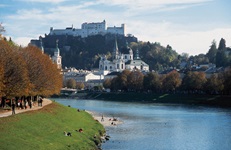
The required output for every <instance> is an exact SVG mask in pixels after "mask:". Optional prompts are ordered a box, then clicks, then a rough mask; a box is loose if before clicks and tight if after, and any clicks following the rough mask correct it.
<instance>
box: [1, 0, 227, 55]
mask: <svg viewBox="0 0 231 150" xmlns="http://www.w3.org/2000/svg"><path fill="white" fill-rule="evenodd" d="M103 20H106V22H107V25H108V26H120V25H121V24H122V23H125V24H126V27H127V33H130V34H133V35H134V36H136V37H138V39H139V40H140V41H150V42H160V43H161V45H163V46H166V45H167V44H169V45H171V46H172V47H173V49H175V50H176V51H177V52H178V53H179V54H181V53H183V52H186V53H189V54H190V55H197V54H200V53H206V52H207V51H208V49H209V46H210V45H211V42H212V41H213V39H215V40H216V41H217V44H218V43H219V41H220V39H221V38H224V39H225V40H226V45H227V46H229V47H230V46H231V1H230V0H1V1H0V22H2V23H3V25H4V27H5V29H6V32H5V33H4V35H5V36H8V37H12V39H13V40H14V41H16V42H17V43H18V44H19V45H24V46H25V45H27V44H28V43H29V41H30V40H31V39H38V37H39V36H40V35H41V36H44V34H45V33H46V34H48V33H49V29H50V27H53V28H54V29H58V28H59V29H64V28H66V27H70V26H71V25H72V24H73V26H74V28H80V27H81V24H82V23H83V22H102V21H103Z"/></svg>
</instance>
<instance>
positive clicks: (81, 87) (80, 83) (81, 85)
mask: <svg viewBox="0 0 231 150" xmlns="http://www.w3.org/2000/svg"><path fill="white" fill-rule="evenodd" d="M76 89H78V90H82V89H84V84H83V83H82V82H76Z"/></svg>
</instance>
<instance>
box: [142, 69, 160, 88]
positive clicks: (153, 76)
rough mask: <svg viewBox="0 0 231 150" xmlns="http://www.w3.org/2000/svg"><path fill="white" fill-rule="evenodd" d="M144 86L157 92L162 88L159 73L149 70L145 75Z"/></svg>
mask: <svg viewBox="0 0 231 150" xmlns="http://www.w3.org/2000/svg"><path fill="white" fill-rule="evenodd" d="M143 86H144V89H145V90H151V91H154V92H157V91H159V90H160V87H161V83H160V78H159V75H158V74H157V73H154V72H149V73H148V74H146V75H145V76H144V80H143Z"/></svg>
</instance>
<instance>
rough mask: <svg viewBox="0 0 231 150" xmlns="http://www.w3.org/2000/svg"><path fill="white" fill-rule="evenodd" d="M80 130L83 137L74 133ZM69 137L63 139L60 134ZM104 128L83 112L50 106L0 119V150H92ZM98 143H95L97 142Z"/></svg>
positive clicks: (55, 104)
mask: <svg viewBox="0 0 231 150" xmlns="http://www.w3.org/2000/svg"><path fill="white" fill-rule="evenodd" d="M79 128H82V129H83V133H79V132H77V131H75V130H78V129H79ZM64 131H67V132H71V133H72V136H71V137H69V136H64V134H63V132H64ZM104 132H105V130H104V128H103V126H102V125H101V124H100V123H99V122H97V121H95V120H94V119H93V118H92V116H91V115H90V114H88V113H86V112H84V111H81V112H78V111H77V110H76V109H74V108H71V107H67V106H63V105H60V104H58V103H55V102H53V103H52V104H50V105H48V106H45V107H44V108H43V109H40V110H36V111H29V112H25V113H21V114H16V115H14V116H9V117H5V118H0V149H1V150H13V149H17V150H25V149H28V150H29V149H30V150H31V149H36V150H37V149H39V150H48V149H50V150H64V149H65V150H66V149H67V150H69V149H73V150H77V149H81V150H82V149H83V150H85V149H86V150H92V149H97V147H96V144H95V141H96V140H95V139H94V135H97V137H98V138H99V137H100V133H104ZM98 141H99V139H97V142H98Z"/></svg>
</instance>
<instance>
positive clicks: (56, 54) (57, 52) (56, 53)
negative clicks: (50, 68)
mask: <svg viewBox="0 0 231 150" xmlns="http://www.w3.org/2000/svg"><path fill="white" fill-rule="evenodd" d="M52 61H53V62H54V63H55V64H57V67H58V69H62V56H60V50H59V45H58V40H57V41H56V48H55V50H54V56H52Z"/></svg>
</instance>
